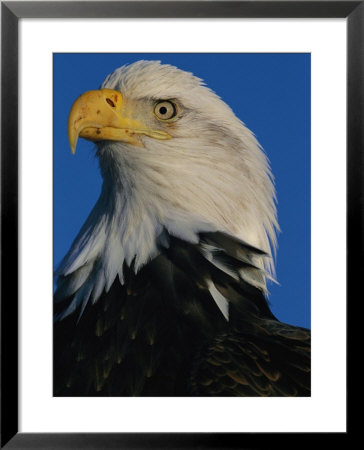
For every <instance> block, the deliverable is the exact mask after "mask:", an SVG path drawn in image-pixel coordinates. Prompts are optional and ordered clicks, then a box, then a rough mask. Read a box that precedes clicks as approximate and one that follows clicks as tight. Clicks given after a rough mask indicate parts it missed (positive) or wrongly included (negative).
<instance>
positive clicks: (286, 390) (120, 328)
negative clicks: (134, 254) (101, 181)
mask: <svg viewBox="0 0 364 450" xmlns="http://www.w3.org/2000/svg"><path fill="white" fill-rule="evenodd" d="M207 242H208V243H209V244H213V245H214V246H215V247H216V248H217V251H216V257H219V258H221V261H222V264H223V265H224V264H225V266H227V265H228V266H229V267H228V269H229V271H230V272H234V273H235V274H238V273H239V270H241V268H242V267H246V266H247V265H250V266H251V267H253V265H252V264H250V261H251V255H252V254H254V253H255V252H258V250H256V249H254V248H252V247H250V246H248V245H246V244H244V243H243V242H241V241H238V240H235V239H234V238H232V237H229V236H227V235H224V234H223V233H204V234H201V235H200V243H198V244H191V243H187V242H185V241H182V240H179V239H176V238H172V237H171V236H169V235H168V236H167V238H166V236H165V235H164V236H163V245H161V246H160V255H159V256H158V257H156V258H155V259H154V260H152V261H151V262H150V263H149V264H147V265H146V266H144V267H143V268H142V269H141V270H140V271H139V272H138V274H137V275H135V274H134V270H133V267H130V268H128V267H126V266H125V267H124V276H125V283H124V285H121V284H120V282H119V280H116V281H115V282H114V284H113V285H112V287H111V289H110V291H109V292H108V293H105V292H104V293H103V294H102V296H101V297H100V299H99V300H98V301H97V302H96V303H95V304H88V305H87V306H86V309H85V310H84V312H83V314H82V315H81V317H80V316H79V313H80V311H79V309H78V310H76V311H75V312H74V313H73V314H71V315H69V316H68V317H66V318H64V319H63V320H60V321H59V320H56V321H55V324H54V395H56V396H309V395H310V332H309V330H306V329H303V328H299V327H294V326H291V325H287V324H283V323H281V322H279V321H278V320H276V318H275V317H274V316H273V314H272V313H271V311H270V309H269V306H268V304H267V301H266V299H265V296H264V295H263V293H262V292H261V291H260V290H259V289H257V288H255V287H254V286H252V285H250V284H249V283H247V282H246V281H244V280H243V279H242V278H239V279H236V277H233V276H231V275H230V274H228V273H227V272H226V271H224V270H221V267H222V266H221V265H220V268H219V267H217V266H216V265H214V264H212V262H211V261H208V260H207V259H206V258H205V256H204V254H203V251H202V248H203V245H204V244H206V243H207ZM254 270H255V269H254ZM256 270H258V269H256ZM206 279H210V280H212V281H213V282H214V284H215V286H216V287H217V289H218V290H219V291H220V292H221V293H222V294H223V295H224V297H225V298H226V299H227V300H228V302H229V321H227V320H225V318H224V316H223V315H222V314H221V311H220V310H219V308H218V307H217V306H216V304H215V302H214V300H213V298H212V297H211V294H210V292H209V290H208V288H207V284H206ZM61 282H62V280H61ZM71 301H72V297H71V298H69V299H67V301H65V302H62V303H60V304H57V305H56V306H55V315H56V317H57V313H58V312H60V311H62V310H63V309H64V308H66V307H67V305H68V304H69V303H70V302H71Z"/></svg>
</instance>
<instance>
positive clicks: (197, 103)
mask: <svg viewBox="0 0 364 450" xmlns="http://www.w3.org/2000/svg"><path fill="white" fill-rule="evenodd" d="M242 101H244V99H242ZM68 134H69V141H70V145H71V149H72V151H73V152H75V150H76V145H77V140H78V138H84V139H88V140H90V141H93V142H95V144H96V149H97V150H96V155H97V157H98V159H99V165H100V171H101V174H102V177H103V186H102V190H101V194H100V197H99V199H98V201H97V203H96V205H95V207H94V208H93V210H92V212H91V213H90V215H89V217H88V219H87V220H86V222H85V224H84V225H83V227H82V229H81V230H80V232H79V234H78V236H77V237H76V239H75V241H74V243H73V244H72V246H71V249H70V250H69V252H68V253H67V255H66V256H65V258H64V259H63V261H62V262H61V264H60V266H59V268H58V270H57V273H56V274H57V276H59V277H61V278H62V283H61V285H60V288H59V289H58V292H57V296H58V298H59V299H62V298H65V297H67V296H69V295H73V294H74V293H76V294H75V297H74V301H73V303H72V304H71V306H70V308H69V310H68V314H69V313H70V312H72V311H73V310H74V309H75V308H76V307H77V306H78V305H79V304H80V303H81V302H83V304H85V303H87V301H88V300H89V299H90V298H91V299H92V301H93V302H95V301H97V299H98V297H99V296H100V295H101V293H102V292H103V291H104V290H106V291H107V290H108V289H109V288H110V286H111V285H112V283H113V282H114V280H115V278H116V277H117V276H118V277H119V279H120V281H121V283H123V264H127V265H131V264H133V267H134V270H135V271H136V272H137V271H138V270H139V269H140V268H141V267H142V266H143V265H145V264H146V263H147V262H148V261H150V260H151V259H153V258H154V257H155V256H156V255H157V254H158V252H159V248H160V245H164V244H163V232H164V230H166V231H167V232H168V233H169V234H170V235H172V236H175V237H178V238H180V239H183V240H186V241H188V242H198V234H199V233H200V232H204V231H223V232H226V233H228V234H231V235H234V236H236V237H238V238H239V239H242V240H244V241H245V242H247V243H248V244H250V245H252V246H254V247H257V248H259V249H261V250H262V251H264V252H265V253H267V254H268V255H271V254H272V253H274V248H275V245H276V237H275V233H276V230H277V228H278V225H277V219H276V207H275V191H274V185H273V182H272V175H271V171H270V168H269V163H268V160H267V158H266V156H265V154H264V152H263V150H262V148H261V147H260V145H259V144H258V142H257V140H256V139H255V137H254V135H253V133H252V132H251V131H250V130H249V129H248V128H247V127H246V126H245V125H244V123H243V122H242V121H241V120H240V119H238V118H237V117H236V116H235V114H234V113H233V111H232V110H231V108H230V107H229V106H228V105H227V104H226V103H224V102H223V101H222V100H221V98H220V97H219V96H218V95H216V94H215V93H214V92H213V91H212V90H210V89H209V88H208V87H206V86H205V85H204V83H203V82H202V80H201V79H199V78H197V77H196V76H194V75H193V74H191V73H188V72H185V71H182V70H180V69H178V68H176V67H173V66H171V65H166V64H161V63H160V62H157V61H139V62H136V63H134V64H131V65H128V66H123V67H121V68H119V69H117V70H115V71H114V72H113V73H111V74H110V75H109V76H107V78H106V79H105V81H104V82H103V84H102V86H101V88H100V89H99V90H95V91H89V92H86V93H84V94H82V95H81V96H80V97H79V98H78V99H77V100H76V101H75V103H74V105H73V106H72V109H71V112H70V115H69V122H68ZM165 245H167V244H165ZM255 263H256V264H257V265H258V266H259V267H262V268H264V269H265V271H266V273H267V274H269V273H272V271H273V270H274V269H273V263H272V259H271V258H263V257H261V258H260V259H259V258H258V260H257V261H255ZM65 280H66V281H67V282H65Z"/></svg>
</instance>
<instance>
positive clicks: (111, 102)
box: [106, 98, 115, 108]
mask: <svg viewBox="0 0 364 450" xmlns="http://www.w3.org/2000/svg"><path fill="white" fill-rule="evenodd" d="M106 101H107V103H108V104H109V105H110V106H111V107H113V108H115V103H114V102H113V101H112V100H111V98H107V99H106Z"/></svg>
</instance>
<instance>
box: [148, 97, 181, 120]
mask: <svg viewBox="0 0 364 450" xmlns="http://www.w3.org/2000/svg"><path fill="white" fill-rule="evenodd" d="M177 112H178V109H177V105H176V104H175V103H173V102H171V101H170V100H161V101H159V102H157V103H156V104H155V106H154V115H155V116H156V117H157V118H158V119H159V120H171V119H173V118H175V117H176V116H177Z"/></svg>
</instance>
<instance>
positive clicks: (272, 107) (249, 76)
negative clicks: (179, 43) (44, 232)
mask: <svg viewBox="0 0 364 450" xmlns="http://www.w3.org/2000/svg"><path fill="white" fill-rule="evenodd" d="M140 59H148V60H160V61H162V62H163V63H168V64H173V65H175V66H177V67H179V68H180V69H183V70H187V71H190V72H193V73H194V74H195V75H196V76H198V77H200V78H202V79H203V80H205V82H206V84H207V85H208V86H209V87H210V88H211V89H213V90H214V91H215V92H216V93H217V94H218V95H219V96H220V97H221V98H222V99H223V100H224V101H225V102H226V103H228V104H229V106H230V107H231V108H232V109H233V111H234V112H235V114H236V115H237V116H238V117H239V118H240V119H241V120H242V121H243V122H244V123H245V124H246V125H247V126H248V127H249V128H250V129H251V130H252V131H253V132H254V133H255V135H256V137H257V139H258V141H259V142H260V144H261V145H262V146H263V148H264V150H265V152H266V154H267V155H268V158H269V160H270V163H271V167H272V171H273V174H274V177H275V183H276V190H277V198H278V205H277V207H278V219H279V224H280V227H281V230H282V231H281V233H280V234H279V236H278V251H277V259H276V269H277V280H278V282H279V285H275V284H270V285H269V291H270V296H269V301H270V304H271V308H272V311H273V313H274V314H275V315H276V316H277V318H278V319H279V320H282V321H284V322H288V323H291V324H294V325H299V326H304V327H308V328H309V327H310V322H311V320H310V314H311V305H310V296H311V295H310V292H311V284H310V283H311V280H310V272H311V266H310V253H311V214H310V204H311V199H310V197H311V192H310V185H311V179H310V170H311V169H310V165H311V160H310V158H311V151H310V142H311V128H310V124H311V113H310V110H311V82H310V80H311V66H310V64H311V62H310V55H309V54H307V53H300V54H290V53H284V54H275V53H272V54H264V53H259V54H258V53H251V54H250V53H249V54H244V53H241V54H239V53H227V54H213V53H206V54H197V53H186V54H182V53H179V54H170V53H162V54H156V53H148V54H142V53H137V54H133V53H120V54H115V53H106V54H104V53H85V54H77V53H72V54H69V53H68V54H66V53H64V54H59V53H58V54H54V58H53V74H54V95H53V110H54V113H53V114H54V115H53V119H54V130H53V140H54V230H53V231H54V266H55V267H56V266H57V265H58V263H59V262H60V260H61V259H62V257H63V256H64V254H65V253H66V252H67V250H68V248H69V246H70V245H71V243H72V241H73V239H74V238H75V236H76V234H77V232H78V231H79V229H80V227H81V226H82V224H83V222H84V221H85V219H86V217H87V216H88V213H89V212H90V210H91V208H92V206H93V205H94V204H95V202H96V200H97V198H98V196H99V193H100V188H101V183H102V180H101V176H100V173H99V170H98V163H97V160H96V159H95V156H94V151H93V148H94V144H93V143H91V142H89V141H85V140H83V139H80V140H79V142H78V145H77V152H76V154H75V155H72V154H71V151H70V148H69V144H68V140H67V118H68V113H69V110H70V108H71V106H72V104H73V102H74V100H75V99H76V98H77V97H78V96H79V95H80V94H82V93H83V92H85V91H88V90H92V89H97V88H99V86H100V84H101V82H102V81H103V80H104V78H105V77H106V75H108V74H109V73H110V72H112V71H113V70H114V69H116V68H117V67H120V66H122V65H123V64H126V63H132V62H134V61H138V60H140Z"/></svg>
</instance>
